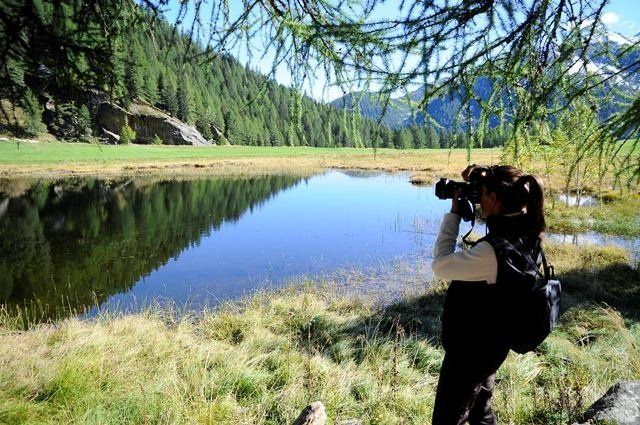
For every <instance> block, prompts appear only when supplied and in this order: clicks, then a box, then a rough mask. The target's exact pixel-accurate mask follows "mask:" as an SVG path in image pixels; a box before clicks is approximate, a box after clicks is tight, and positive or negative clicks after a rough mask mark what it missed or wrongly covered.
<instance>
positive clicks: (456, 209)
mask: <svg viewBox="0 0 640 425" xmlns="http://www.w3.org/2000/svg"><path fill="white" fill-rule="evenodd" d="M461 196H462V189H458V191H457V192H456V194H455V196H454V197H453V199H451V212H452V213H454V214H457V215H460V202H458V199H459V198H460V197H461Z"/></svg>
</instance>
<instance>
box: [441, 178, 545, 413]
mask: <svg viewBox="0 0 640 425" xmlns="http://www.w3.org/2000/svg"><path fill="white" fill-rule="evenodd" d="M462 177H463V179H464V180H465V182H469V183H455V182H449V183H453V184H454V185H459V186H460V189H457V187H458V186H452V187H453V188H455V189H457V190H456V193H455V195H451V194H450V195H449V196H441V195H440V194H439V195H438V196H439V197H442V198H444V197H447V198H448V197H452V204H451V212H450V213H447V214H445V216H444V219H443V221H442V225H441V227H440V232H439V234H438V238H437V240H436V243H435V247H434V253H433V263H432V268H433V272H434V274H435V275H436V276H438V277H440V278H442V279H447V280H451V281H452V282H451V284H450V286H449V289H448V290H447V294H446V298H445V304H444V309H443V313H442V345H443V347H444V349H445V357H444V360H443V362H442V367H441V370H440V378H439V381H438V389H437V392H436V399H435V405H434V411H433V424H434V425H438V424H463V423H465V422H466V421H469V422H470V423H471V424H472V425H473V424H495V423H496V420H495V417H494V415H493V411H492V408H491V397H492V392H493V386H494V380H495V374H496V371H497V370H498V368H499V367H500V365H501V364H502V363H503V362H504V360H505V358H506V357H507V354H508V352H509V349H510V346H509V342H508V339H507V337H506V335H507V334H508V333H509V332H514V329H513V328H512V329H509V326H510V323H509V322H510V321H509V320H508V315H505V313H504V312H505V311H506V310H508V309H509V307H508V306H509V305H510V300H509V294H510V290H509V288H510V287H511V288H513V287H515V286H516V285H518V281H523V280H526V279H531V276H535V275H536V273H537V270H536V269H535V268H534V265H536V266H539V265H540V263H541V247H540V235H541V234H542V232H543V231H544V230H545V220H544V209H543V199H544V198H543V187H542V184H541V182H540V180H539V178H538V177H536V176H533V175H528V174H524V173H523V172H522V171H521V170H519V169H517V168H515V167H511V166H491V167H480V166H475V165H473V166H469V167H467V169H465V170H464V171H463V173H462ZM438 189H439V188H438V187H436V191H438ZM472 203H473V204H475V203H479V204H480V206H481V215H482V217H483V218H484V219H486V223H487V235H486V236H485V237H484V238H482V239H481V240H480V241H479V242H478V243H477V244H475V245H474V246H473V247H471V248H469V249H464V250H461V251H458V252H454V250H455V245H456V238H457V236H458V230H459V225H460V219H461V215H462V216H466V219H467V220H468V219H470V217H469V214H468V212H469V211H472V209H471V210H470V205H471V204H472ZM511 326H512V327H513V326H514V325H513V324H511ZM515 331H516V332H517V329H515Z"/></svg>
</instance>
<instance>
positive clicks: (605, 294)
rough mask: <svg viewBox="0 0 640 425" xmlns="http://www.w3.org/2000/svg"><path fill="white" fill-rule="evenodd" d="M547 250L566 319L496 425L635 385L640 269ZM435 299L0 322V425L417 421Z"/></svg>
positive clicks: (329, 297) (548, 419)
mask: <svg viewBox="0 0 640 425" xmlns="http://www.w3.org/2000/svg"><path fill="white" fill-rule="evenodd" d="M547 250H548V256H549V257H551V258H553V261H554V262H555V264H556V266H557V271H558V272H559V274H560V277H561V279H562V280H563V282H564V290H565V297H564V306H563V310H564V313H563V315H562V321H561V324H560V326H559V327H558V328H557V329H556V330H555V331H554V332H553V334H552V335H551V336H550V337H549V338H548V339H547V341H546V342H545V343H544V344H543V345H542V346H541V347H540V348H539V349H538V350H537V352H535V353H529V354H526V355H515V354H513V353H512V354H510V356H509V358H508V360H507V361H506V363H505V364H504V365H503V366H502V368H501V369H500V370H499V373H498V381H497V387H496V393H495V408H496V411H497V414H498V417H499V420H500V422H501V423H517V424H520V423H538V424H565V423H571V421H573V420H575V419H576V418H578V417H579V415H580V414H581V413H582V412H583V411H584V409H585V408H586V407H587V406H588V405H589V404H590V403H591V402H593V401H594V400H595V399H596V398H598V397H599V396H600V395H602V393H603V392H604V391H606V389H607V388H609V386H611V385H612V384H614V383H615V382H617V381H620V380H626V379H640V349H639V348H638V347H640V325H639V324H638V322H637V319H638V313H639V312H640V311H639V309H638V307H639V306H640V292H638V283H640V271H639V270H638V269H637V268H636V269H634V268H632V267H630V266H629V265H628V264H627V261H628V258H627V257H626V254H625V253H624V252H623V251H620V250H618V249H613V248H598V247H586V248H577V247H573V246H569V245H554V244H549V245H548V248H547ZM445 288H446V286H445V285H444V284H443V283H442V282H432V283H431V284H430V285H427V284H426V283H425V288H424V292H422V293H419V294H415V293H414V294H413V295H408V296H407V297H405V298H403V299H402V300H401V301H399V302H396V303H394V304H391V305H386V306H380V305H376V304H373V303H371V302H369V301H367V300H366V299H358V298H356V297H344V296H342V295H341V293H340V291H338V290H337V288H336V286H333V285H332V284H331V282H322V283H320V282H306V283H305V284H298V285H294V286H291V287H289V288H287V289H284V290H279V291H277V292H272V293H262V294H257V295H255V296H252V297H251V298H248V299H245V300H244V301H242V302H239V303H234V304H228V305H226V306H225V307H223V308H221V309H219V310H217V311H206V312H204V313H202V314H199V315H197V316H184V315H177V314H174V313H173V312H172V311H171V310H168V309H157V310H154V309H150V310H149V311H147V312H145V313H142V314H136V315H127V316H119V315H115V316H109V315H102V316H99V317H97V318H96V319H93V320H90V321H85V320H79V319H67V320H63V321H60V322H58V323H55V324H44V325H42V324H41V325H36V326H33V327H31V328H30V329H28V330H23V325H24V324H23V323H20V321H19V319H18V318H16V317H15V316H9V315H7V314H4V315H2V316H0V317H1V320H0V422H2V423H7V424H23V423H52V424H53V423H95V424H111V423H113V424H116V423H171V424H173V423H211V424H217V423H229V424H231V423H233V424H238V423H255V424H286V423H291V422H292V421H293V419H294V418H295V417H296V416H297V415H298V414H299V412H300V410H301V409H302V408H303V407H304V406H305V405H306V404H307V403H309V402H311V401H314V400H321V401H322V402H323V403H324V404H325V406H326V408H327V413H328V416H329V421H330V423H342V422H344V421H346V420H348V419H360V420H362V423H365V424H394V423H396V424H411V423H415V424H424V423H429V422H430V415H431V411H432V405H433V398H434V390H435V386H436V384H437V379H438V371H439V367H440V362H441V360H442V357H443V351H442V348H441V346H440V343H439V328H440V321H439V314H440V309H441V306H442V302H443V295H444V290H445Z"/></svg>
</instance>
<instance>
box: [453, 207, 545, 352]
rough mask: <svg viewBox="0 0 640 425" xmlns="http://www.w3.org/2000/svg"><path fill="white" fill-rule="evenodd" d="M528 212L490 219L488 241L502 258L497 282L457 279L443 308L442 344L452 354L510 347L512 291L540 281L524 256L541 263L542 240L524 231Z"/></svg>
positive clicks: (499, 262)
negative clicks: (508, 342) (507, 315)
mask: <svg viewBox="0 0 640 425" xmlns="http://www.w3.org/2000/svg"><path fill="white" fill-rule="evenodd" d="M526 228H527V226H526V222H525V220H524V217H523V216H517V217H501V216H499V217H489V219H488V220H487V229H488V233H487V236H485V237H484V238H482V239H481V241H487V242H489V243H490V244H491V246H492V247H493V249H494V251H495V253H496V259H497V261H498V275H497V279H496V283H495V284H491V285H489V284H487V283H486V282H468V281H459V280H454V281H452V282H451V285H450V286H449V289H448V290H447V295H446V297H445V302H444V308H443V311H442V345H443V347H444V349H445V350H447V351H448V352H461V351H463V352H467V351H468V350H471V351H476V350H495V349H503V348H504V347H506V346H507V342H506V339H505V334H506V333H507V331H508V327H509V325H510V324H509V323H508V322H509V321H508V320H505V316H506V315H505V311H506V310H507V307H508V305H509V304H508V303H509V297H510V293H512V290H514V289H517V288H521V287H523V285H526V286H528V285H532V284H533V282H535V278H536V271H535V269H534V268H533V266H532V265H531V264H530V263H529V262H528V261H527V260H526V259H525V256H526V255H531V258H533V259H535V261H536V263H537V264H538V265H539V264H541V262H542V258H541V255H540V244H539V239H538V237H537V236H536V235H528V234H526V233H525V232H524V230H525V229H526Z"/></svg>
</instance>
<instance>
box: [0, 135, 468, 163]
mask: <svg viewBox="0 0 640 425" xmlns="http://www.w3.org/2000/svg"><path fill="white" fill-rule="evenodd" d="M460 151H462V150H460ZM429 152H431V153H442V152H448V150H446V149H437V150H430V151H424V150H397V149H378V150H377V153H378V154H384V155H402V154H411V153H422V154H425V153H429ZM363 154H368V155H373V149H371V148H367V149H365V148H309V147H277V148H274V147H258V146H203V147H194V146H166V145H161V146H156V145H126V146H123V145H121V146H111V145H97V144H84V143H58V142H51V143H24V142H22V143H17V142H15V141H12V142H9V141H7V142H0V164H2V163H3V164H55V163H68V162H87V161H132V160H134V161H135V160H156V159H159V160H177V159H224V158H256V157H262V158H282V157H300V156H323V155H363Z"/></svg>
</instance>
